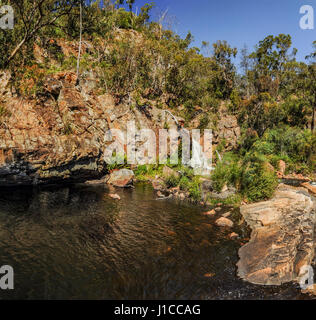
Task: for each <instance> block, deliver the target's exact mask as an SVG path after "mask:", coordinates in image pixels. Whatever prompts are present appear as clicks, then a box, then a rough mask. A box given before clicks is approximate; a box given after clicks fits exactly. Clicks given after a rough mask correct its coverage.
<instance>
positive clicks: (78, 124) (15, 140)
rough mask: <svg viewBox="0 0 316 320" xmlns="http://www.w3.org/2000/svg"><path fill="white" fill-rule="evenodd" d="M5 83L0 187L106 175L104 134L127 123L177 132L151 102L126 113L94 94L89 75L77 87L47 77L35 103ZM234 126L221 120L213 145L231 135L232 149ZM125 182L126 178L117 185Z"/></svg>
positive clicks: (67, 78) (0, 90)
mask: <svg viewBox="0 0 316 320" xmlns="http://www.w3.org/2000/svg"><path fill="white" fill-rule="evenodd" d="M60 45H62V48H63V50H66V51H67V52H68V51H69V50H70V51H71V50H72V46H71V44H69V43H68V44H67V43H64V44H60ZM37 54H38V55H40V54H41V53H40V52H39V51H38V52H37ZM9 80H10V74H9V73H8V72H2V73H0V101H1V104H0V106H1V107H2V108H4V110H6V111H7V112H5V113H3V112H2V113H0V186H8V185H32V184H42V183H56V182H84V181H86V180H93V179H98V178H100V177H102V176H104V174H106V173H107V164H106V163H105V162H104V159H103V155H104V150H105V148H106V147H107V146H108V144H110V143H111V142H107V143H106V142H104V141H105V139H104V138H105V134H106V132H107V131H108V130H110V129H114V128H115V129H121V130H123V131H125V130H126V124H127V122H128V121H135V123H136V124H137V126H138V127H140V128H141V129H144V128H150V129H152V130H154V131H155V132H156V133H157V132H158V131H159V129H162V128H163V127H164V126H165V124H168V127H169V128H170V129H173V128H177V125H176V123H175V120H174V119H173V117H171V116H169V115H168V114H167V113H166V112H164V110H162V109H159V108H156V107H155V106H154V102H153V105H152V106H151V105H149V107H148V108H145V109H146V110H140V109H139V108H134V109H131V108H130V106H129V105H128V104H124V103H122V104H116V103H115V99H114V98H113V97H112V96H111V95H110V94H102V95H97V92H98V91H97V90H96V87H97V83H98V79H97V74H96V73H94V72H93V71H89V72H87V74H85V75H84V76H83V77H82V79H81V80H80V83H79V85H78V86H77V77H76V74H75V73H74V72H73V71H63V72H58V73H55V74H52V75H49V76H46V78H45V79H44V81H43V90H42V92H41V94H40V95H38V96H37V97H36V99H35V98H31V97H30V98H22V97H20V96H18V95H17V94H16V93H15V89H14V88H11V89H10V87H9V85H8V83H9ZM178 120H181V119H178ZM236 126H237V122H236V119H235V118H231V117H223V119H222V120H221V121H220V128H219V130H220V134H215V135H214V136H215V143H217V142H218V141H219V139H220V136H221V137H225V139H226V140H227V139H228V138H229V137H230V136H231V135H233V136H234V137H233V140H230V142H229V145H228V149H231V148H232V147H233V145H234V143H235V142H236V141H235V140H236V139H237V137H238V135H239V133H238V130H239V129H238V126H237V127H236ZM233 132H235V133H233ZM157 138H158V136H157ZM228 140H229V139H228ZM228 140H227V141H228ZM157 145H158V144H157ZM124 148H125V151H126V149H127V147H126V145H125V146H124ZM157 150H158V148H157ZM128 183H129V178H126V179H125V178H122V179H121V180H120V181H118V182H116V184H117V185H119V186H124V185H126V184H128Z"/></svg>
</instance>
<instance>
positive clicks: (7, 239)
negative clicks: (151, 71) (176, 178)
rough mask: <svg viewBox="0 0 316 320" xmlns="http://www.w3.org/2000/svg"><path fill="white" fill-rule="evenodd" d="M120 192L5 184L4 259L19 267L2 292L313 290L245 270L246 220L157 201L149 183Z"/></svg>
mask: <svg viewBox="0 0 316 320" xmlns="http://www.w3.org/2000/svg"><path fill="white" fill-rule="evenodd" d="M117 192H118V194H119V195H120V196H121V201H116V200H113V199H111V198H110V197H109V196H108V193H109V190H108V189H107V187H106V186H86V185H77V186H67V187H66V186H65V187H60V188H56V187H45V188H21V189H1V190H0V265H4V264H9V265H11V266H13V268H14V272H15V289H14V290H12V291H0V298H2V299H304V298H306V297H305V296H303V295H301V294H300V290H299V288H297V286H294V285H291V284H289V285H284V286H281V287H263V286H255V285H251V284H248V283H246V282H243V281H241V280H240V279H238V278H237V276H236V266H235V264H236V263H237V261H238V256H237V253H238V249H239V247H240V245H241V242H242V241H243V240H230V239H229V236H228V235H229V233H230V232H232V231H236V232H238V233H239V234H241V235H244V236H245V237H247V235H246V233H247V232H246V231H245V230H244V229H241V228H240V227H236V228H235V229H234V230H223V229H220V228H218V227H216V226H215V225H214V220H215V218H209V217H205V216H203V215H202V214H201V213H202V212H203V211H205V208H204V209H203V208H202V207H199V206H194V205H191V204H188V203H185V202H177V201H172V200H165V201H157V200H156V197H155V194H154V192H153V190H152V188H151V187H150V186H148V185H146V184H139V185H137V186H136V188H135V189H130V190H117ZM226 211H228V210H226ZM233 218H234V219H235V220H236V222H237V220H238V219H239V218H240V216H239V212H238V211H236V212H234V213H233ZM235 225H236V226H237V225H238V224H237V223H236V224H235Z"/></svg>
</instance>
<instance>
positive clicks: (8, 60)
mask: <svg viewBox="0 0 316 320" xmlns="http://www.w3.org/2000/svg"><path fill="white" fill-rule="evenodd" d="M26 39H27V36H25V37H24V38H23V39H22V41H21V42H20V43H19V44H18V45H17V46H16V47H15V49H14V50H13V51H12V53H11V55H10V57H9V58H8V59H7V61H6V65H8V64H9V63H10V61H11V60H12V59H13V58H14V57H15V55H16V54H17V53H18V51H19V50H20V49H21V47H22V46H23V44H24V43H25V41H26Z"/></svg>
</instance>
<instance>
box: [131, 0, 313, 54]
mask: <svg viewBox="0 0 316 320" xmlns="http://www.w3.org/2000/svg"><path fill="white" fill-rule="evenodd" d="M149 2H151V0H136V1H135V7H138V8H140V7H141V6H142V5H144V4H145V3H149ZM153 2H155V3H156V7H157V9H156V10H154V11H153V12H157V11H158V8H159V9H160V10H165V9H167V8H168V9H169V11H168V12H169V15H170V16H175V17H176V21H177V23H176V25H175V29H176V30H177V33H178V34H180V35H181V36H185V35H186V33H187V32H188V31H191V32H192V34H193V36H194V39H195V42H194V43H193V45H194V46H197V47H200V46H201V42H202V41H203V40H204V41H209V42H210V43H213V42H215V41H217V40H227V41H228V42H229V43H230V44H231V45H232V46H235V47H237V48H239V49H241V48H242V47H243V46H244V44H246V45H247V46H248V48H249V49H253V47H254V46H255V45H256V44H257V43H258V42H259V41H260V40H262V39H264V38H265V37H266V36H267V35H270V34H273V35H277V34H279V33H286V34H290V35H291V36H292V40H293V45H294V47H296V48H297V49H298V55H297V59H298V60H304V58H305V56H306V55H307V54H309V53H311V51H312V42H313V41H314V40H316V29H314V30H301V29H300V27H299V21H300V18H301V15H300V13H299V11H300V8H301V6H303V5H312V6H313V8H314V10H315V14H316V0H156V1H153Z"/></svg>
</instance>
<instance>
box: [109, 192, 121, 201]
mask: <svg viewBox="0 0 316 320" xmlns="http://www.w3.org/2000/svg"><path fill="white" fill-rule="evenodd" d="M109 197H111V198H112V199H114V200H121V197H120V196H119V195H118V194H116V193H114V194H112V193H111V194H109Z"/></svg>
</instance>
